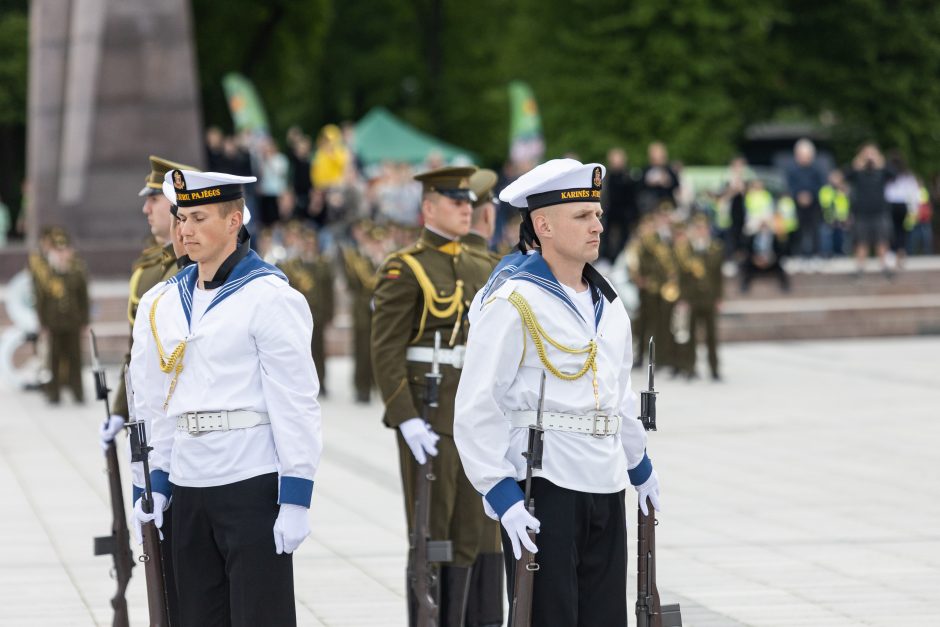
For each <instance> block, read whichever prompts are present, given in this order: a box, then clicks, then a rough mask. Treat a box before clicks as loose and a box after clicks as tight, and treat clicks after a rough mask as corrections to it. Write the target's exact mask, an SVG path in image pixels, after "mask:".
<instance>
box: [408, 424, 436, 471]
mask: <svg viewBox="0 0 940 627" xmlns="http://www.w3.org/2000/svg"><path fill="white" fill-rule="evenodd" d="M398 430H399V431H401V435H402V437H403V438H405V442H406V443H407V444H408V448H410V449H411V454H412V455H414V456H415V460H417V462H418V463H419V464H423V463H424V462H426V461H427V459H428V458H427V455H430V456H431V457H435V456H436V455H437V441H438V440H440V439H441V436H439V435H437V434H436V433H434V430H433V429H431V425H429V424H428V423H426V422H425V421H424V419H423V418H409V419H408V420H406V421H405V422H403V423H401V424H400V425H398ZM426 454H427V455H426Z"/></svg>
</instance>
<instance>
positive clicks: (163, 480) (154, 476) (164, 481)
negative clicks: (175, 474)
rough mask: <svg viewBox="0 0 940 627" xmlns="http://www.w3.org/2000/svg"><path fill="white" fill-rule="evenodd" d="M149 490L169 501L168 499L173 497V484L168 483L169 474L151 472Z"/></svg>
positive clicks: (161, 471) (162, 471)
mask: <svg viewBox="0 0 940 627" xmlns="http://www.w3.org/2000/svg"><path fill="white" fill-rule="evenodd" d="M135 487H136V486H135ZM150 489H151V490H153V491H154V492H159V493H160V494H162V495H163V496H165V497H166V498H167V500H169V498H170V497H171V496H173V484H171V483H170V473H168V472H166V471H164V470H151V471H150Z"/></svg>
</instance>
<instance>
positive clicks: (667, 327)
mask: <svg viewBox="0 0 940 627" xmlns="http://www.w3.org/2000/svg"><path fill="white" fill-rule="evenodd" d="M640 230H641V240H640V250H639V255H638V264H637V277H636V284H637V287H639V288H640V324H639V325H638V329H637V337H638V338H639V345H638V347H637V353H636V354H637V357H636V360H637V363H642V361H643V358H644V354H645V351H646V348H647V343H648V342H649V338H650V337H651V336H652V337H653V338H654V339H655V340H656V362H657V364H658V365H662V366H672V367H673V368H675V367H676V359H675V356H674V346H673V344H674V342H673V337H672V329H671V324H672V310H673V307H674V306H675V303H676V301H677V300H678V298H679V276H678V271H677V269H676V265H675V258H674V256H673V252H672V233H671V230H670V225H669V214H668V212H665V211H659V212H657V213H656V214H655V215H654V216H653V217H652V218H650V221H649V223H646V222H644V223H643V224H642V225H641V229H640Z"/></svg>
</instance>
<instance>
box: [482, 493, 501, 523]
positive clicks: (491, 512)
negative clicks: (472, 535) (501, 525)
mask: <svg viewBox="0 0 940 627" xmlns="http://www.w3.org/2000/svg"><path fill="white" fill-rule="evenodd" d="M483 513H484V514H486V515H487V516H488V517H489V518H491V519H493V520H499V516H497V515H496V510H495V509H493V508H492V507H490V502H489V501H487V500H486V497H485V496H484V497H483Z"/></svg>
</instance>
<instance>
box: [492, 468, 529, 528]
mask: <svg viewBox="0 0 940 627" xmlns="http://www.w3.org/2000/svg"><path fill="white" fill-rule="evenodd" d="M523 499H525V494H523V493H522V489H521V488H520V487H519V484H518V483H516V480H515V479H513V478H511V477H506V478H505V479H503V480H502V481H500V482H499V483H497V484H496V485H494V486H493V488H492V489H491V490H490V491H489V492H487V493H486V502H487V503H489V504H490V507H492V508H493V511H494V512H496V515H497V516H499V517H500V518H502V517H503V514H505V513H506V510H507V509H509V508H510V507H512V506H513V505H515V504H516V503H518V502H519V501H521V500H523Z"/></svg>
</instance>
